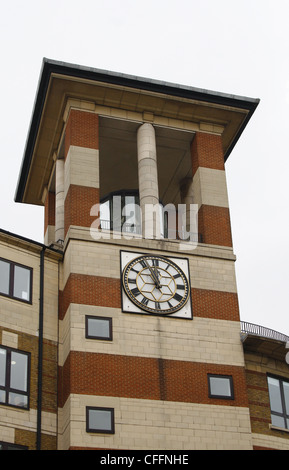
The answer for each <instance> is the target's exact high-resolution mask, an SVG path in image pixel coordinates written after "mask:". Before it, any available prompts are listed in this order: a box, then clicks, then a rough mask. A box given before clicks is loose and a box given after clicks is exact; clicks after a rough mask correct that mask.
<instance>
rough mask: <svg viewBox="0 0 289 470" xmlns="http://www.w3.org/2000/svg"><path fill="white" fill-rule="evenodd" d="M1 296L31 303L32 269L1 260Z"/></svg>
mask: <svg viewBox="0 0 289 470" xmlns="http://www.w3.org/2000/svg"><path fill="white" fill-rule="evenodd" d="M0 294H2V295H6V296H7V297H12V298H13V299H18V300H22V301H23V302H30V303H31V299H32V269H31V268H28V267H26V266H21V265H20V264H16V263H13V262H12V261H8V260H4V259H0Z"/></svg>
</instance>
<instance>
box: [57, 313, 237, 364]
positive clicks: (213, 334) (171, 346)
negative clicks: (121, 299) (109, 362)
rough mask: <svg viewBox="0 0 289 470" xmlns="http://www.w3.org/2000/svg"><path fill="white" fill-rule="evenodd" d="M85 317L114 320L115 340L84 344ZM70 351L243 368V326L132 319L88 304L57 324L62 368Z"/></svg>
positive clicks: (195, 320) (199, 320)
mask: <svg viewBox="0 0 289 470" xmlns="http://www.w3.org/2000/svg"><path fill="white" fill-rule="evenodd" d="M86 315H92V316H93V315H95V316H103V317H109V318H112V331H113V339H112V341H105V340H94V339H86V338H85V316H86ZM71 350H72V351H82V352H90V353H103V354H116V355H125V356H138V357H149V358H158V357H161V358H163V359H167V360H179V361H193V362H202V363H210V364H227V365H232V366H240V367H244V355H243V349H242V344H241V341H240V324H239V322H234V321H228V320H215V319H209V318H201V317H195V318H193V320H182V319H176V318H174V319H173V318H169V317H165V318H161V317H154V316H148V315H133V314H127V313H122V312H121V311H120V310H119V309H114V308H109V307H95V306H90V305H77V304H70V307H69V309H68V311H67V312H66V315H65V318H64V320H62V321H60V322H59V365H60V366H63V365H64V363H65V360H66V358H67V356H68V355H69V353H70V351H71Z"/></svg>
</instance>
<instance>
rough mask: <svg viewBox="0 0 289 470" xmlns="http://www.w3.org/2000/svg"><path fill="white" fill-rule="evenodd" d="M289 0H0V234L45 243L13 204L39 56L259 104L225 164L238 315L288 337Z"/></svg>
mask: <svg viewBox="0 0 289 470" xmlns="http://www.w3.org/2000/svg"><path fill="white" fill-rule="evenodd" d="M288 16H289V2H288V0H275V2H272V1H268V0H242V1H241V2H240V1H237V0H218V1H216V0H202V1H199V0H146V1H140V0H122V1H120V0H82V1H81V2H80V1H75V0H50V1H49V2H44V1H41V0H37V1H35V0H26V1H25V2H24V1H23V0H14V1H13V2H8V1H6V2H4V1H3V0H2V2H1V15H0V41H1V42H0V43H1V68H2V70H1V76H0V80H1V111H2V112H1V115H0V120H1V127H0V129H1V154H0V155H1V157H0V158H1V175H0V217H1V219H0V227H1V228H3V229H5V230H9V231H11V232H15V233H18V234H21V235H23V236H26V237H29V238H32V239H34V240H37V241H41V242H42V241H43V209H42V208H38V207H31V206H24V205H22V204H21V205H20V204H16V203H14V194H15V189H16V186H17V179H18V175H19V169H20V165H21V161H22V156H23V152H24V147H25V142H26V137H27V133H28V128H29V124H30V118H31V114H32V108H33V103H34V98H35V94H36V88H37V84H38V79H39V74H40V69H41V65H42V58H43V57H48V58H50V59H55V60H61V61H65V62H71V63H74V64H79V65H85V66H89V67H95V68H100V69H105V70H111V71H115V72H120V73H126V74H132V75H137V76H141V77H147V78H152V79H158V80H164V81H167V82H173V83H179V84H183V85H189V86H193V87H199V88H205V89H209V90H214V91H219V92H224V93H230V94H236V95H241V96H248V97H252V98H260V99H261V102H260V105H259V106H258V108H257V111H256V112H255V114H254V116H253V118H252V119H251V121H250V122H249V125H248V126H247V128H246V130H245V132H244V133H243V135H242V137H241V139H240V140H239V142H238V144H237V146H236V147H235V149H234V150H233V152H232V153H231V155H230V157H229V160H228V162H227V164H226V172H227V184H228V191H229V200H230V212H231V223H232V231H233V240H234V251H235V254H236V255H237V262H236V275H237V284H238V293H239V303H240V312H241V319H242V320H245V321H249V322H252V323H257V324H260V325H263V326H266V327H268V328H273V329H275V330H278V331H281V332H283V333H286V334H288V335H289V322H288V311H289V301H288V285H289V282H288V281H289V276H288V266H289V254H288V232H289V230H288V203H289V191H288V186H289V185H288V173H289V160H288V157H289V149H288V130H289V113H288V109H289V29H288Z"/></svg>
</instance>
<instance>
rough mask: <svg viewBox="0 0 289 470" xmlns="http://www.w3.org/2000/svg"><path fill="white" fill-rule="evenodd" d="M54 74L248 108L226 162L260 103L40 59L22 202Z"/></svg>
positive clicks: (22, 175) (22, 178)
mask: <svg viewBox="0 0 289 470" xmlns="http://www.w3.org/2000/svg"><path fill="white" fill-rule="evenodd" d="M53 73H55V74H60V75H66V76H68V77H69V76H71V77H72V76H73V77H76V78H79V79H88V80H93V81H99V82H103V83H110V84H114V85H120V86H126V87H130V88H135V89H139V88H141V89H143V90H146V91H148V92H149V91H150V92H157V93H161V94H168V95H172V96H176V97H179V98H187V99H195V100H198V101H203V102H208V103H215V104H220V105H221V104H223V105H226V106H231V107H236V108H240V109H246V110H247V111H248V114H247V117H246V119H245V121H244V123H243V126H242V128H241V129H240V130H239V132H238V134H237V135H236V136H235V139H234V141H233V142H232V144H231V146H230V147H229V148H228V150H227V152H226V155H225V161H226V160H227V158H228V156H229V155H230V153H231V151H232V150H233V148H234V146H235V145H236V142H237V141H238V139H239V137H240V136H241V134H242V132H243V130H244V128H245V127H246V125H247V123H248V121H249V120H250V118H251V116H252V114H253V113H254V111H255V109H256V107H257V106H258V104H259V102H260V100H259V99H258V98H257V99H255V98H248V97H242V96H237V95H231V94H226V93H219V92H214V91H210V90H205V89H200V88H194V87H190V86H186V85H178V84H173V83H169V82H164V81H159V80H154V79H148V78H143V77H138V76H134V75H127V74H122V73H116V72H110V71H107V70H101V69H97V68H92V67H87V66H82V65H75V64H71V63H68V62H61V61H57V60H52V59H48V58H43V61H42V67H41V71H40V77H39V81H38V88H37V92H36V97H35V101H34V106H33V110H32V117H31V120H30V126H29V131H28V136H27V140H26V145H25V149H24V155H23V158H22V163H21V168H20V173H19V177H18V182H17V187H16V191H15V196H14V200H15V202H22V201H23V197H24V192H25V186H26V182H27V179H28V174H29V169H30V164H31V159H32V154H33V150H34V146H35V141H36V136H37V132H38V128H39V124H40V116H41V113H42V110H43V106H44V102H45V98H46V92H47V88H48V84H49V80H50V77H51V75H52V74H53Z"/></svg>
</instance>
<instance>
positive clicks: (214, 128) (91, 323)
mask: <svg viewBox="0 0 289 470" xmlns="http://www.w3.org/2000/svg"><path fill="white" fill-rule="evenodd" d="M257 105H258V100H255V99H250V98H244V97H237V96H232V95H226V94H221V93H215V92H211V91H207V90H200V89H195V88H190V87H185V86H180V85H175V84H170V83H165V82H158V81H153V80H147V79H142V78H139V77H133V76H126V75H122V74H116V73H111V72H107V71H101V70H97V69H92V68H85V67H80V66H76V65H71V64H66V63H62V62H55V61H51V60H47V59H45V60H44V61H43V67H42V71H41V75H40V80H39V86H38V90H37V94H36V100H35V106H34V110H33V114H32V120H31V125H30V129H29V133H28V138H27V144H26V148H25V153H24V157H23V162H22V167H21V170H20V175H19V181H18V186H17V190H16V195H15V200H16V202H18V203H22V204H35V205H39V206H43V207H44V214H45V217H44V219H45V220H44V239H43V244H40V243H37V242H34V241H33V240H27V239H25V238H23V237H21V236H19V235H17V234H11V233H8V232H5V231H3V230H2V231H1V232H0V251H1V254H0V275H1V281H0V294H1V296H0V441H1V442H0V446H1V447H2V448H3V449H7V448H14V447H15V446H16V447H17V448H27V449H31V450H34V449H43V450H44V449H58V450H66V449H131V450H135V449H155V450H172V449H179V450H194V449H254V448H256V449H257V448H274V449H281V448H282V449H288V448H289V440H288V438H289V415H288V414H289V368H288V363H287V362H286V344H287V339H288V338H287V337H285V336H280V337H278V338H277V339H276V338H274V337H272V335H271V336H270V337H269V338H267V337H266V338H264V337H263V336H262V334H261V333H262V332H260V331H259V330H258V331H257V333H256V331H255V330H254V331H251V329H250V328H249V327H248V326H247V325H246V327H245V328H244V325H242V324H241V323H240V313H239V306H238V293H237V286H236V279H235V266H234V265H235V259H236V257H235V254H234V250H233V243H232V234H231V225H230V212H229V203H228V195H227V186H226V172H225V162H226V160H227V158H228V157H229V155H230V153H231V152H232V151H233V149H234V146H235V145H236V143H237V141H238V139H239V138H240V136H241V134H242V132H243V131H244V129H245V127H246V125H247V124H248V122H249V120H250V118H251V116H252V114H253V113H254V111H255V109H256V107H257ZM288 340H289V339H288ZM278 394H279V395H278ZM270 400H271V401H270Z"/></svg>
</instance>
